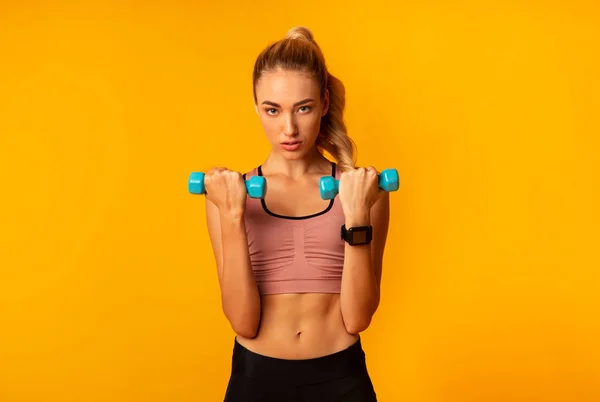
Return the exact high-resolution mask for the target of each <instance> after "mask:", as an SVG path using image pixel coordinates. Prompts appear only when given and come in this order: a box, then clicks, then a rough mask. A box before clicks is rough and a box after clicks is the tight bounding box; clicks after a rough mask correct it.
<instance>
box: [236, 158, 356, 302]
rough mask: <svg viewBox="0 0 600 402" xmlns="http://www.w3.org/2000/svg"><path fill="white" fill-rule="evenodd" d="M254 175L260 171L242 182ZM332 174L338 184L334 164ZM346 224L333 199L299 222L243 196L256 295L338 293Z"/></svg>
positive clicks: (263, 201) (299, 218)
mask: <svg viewBox="0 0 600 402" xmlns="http://www.w3.org/2000/svg"><path fill="white" fill-rule="evenodd" d="M256 175H258V176H262V170H261V166H259V167H258V168H255V169H253V170H252V171H250V172H248V173H246V174H245V175H244V178H245V179H247V178H249V177H251V176H256ZM331 175H332V176H333V177H336V178H338V179H339V174H338V172H336V164H335V163H333V162H332V171H331ZM315 191H316V192H317V193H318V189H316V188H315ZM344 221H345V218H344V213H343V210H342V206H341V204H340V202H339V200H337V197H336V198H334V199H332V200H331V202H330V203H329V206H327V208H326V209H324V210H323V211H321V212H318V213H315V214H313V215H307V216H301V217H293V216H283V215H278V214H275V213H273V212H271V211H269V209H268V207H267V204H266V202H265V200H264V199H255V198H250V197H247V201H246V213H245V224H246V234H247V237H248V249H249V252H250V261H251V264H252V270H253V271H254V277H255V279H256V282H257V285H258V290H259V293H260V294H262V295H267V294H281V293H340V289H341V280H342V269H343V266H344V247H345V243H344V241H343V240H342V239H341V237H340V236H341V235H340V231H341V227H342V225H343V224H344Z"/></svg>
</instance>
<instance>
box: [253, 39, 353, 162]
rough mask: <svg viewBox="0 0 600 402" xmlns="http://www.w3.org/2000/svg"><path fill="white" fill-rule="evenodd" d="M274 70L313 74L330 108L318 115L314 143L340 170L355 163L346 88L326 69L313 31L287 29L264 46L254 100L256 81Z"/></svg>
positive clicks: (258, 62)
mask: <svg viewBox="0 0 600 402" xmlns="http://www.w3.org/2000/svg"><path fill="white" fill-rule="evenodd" d="M277 69H283V70H294V71H303V72H308V73H310V74H312V76H313V77H314V78H315V79H316V80H317V82H318V84H319V86H320V91H321V92H320V93H321V99H323V97H324V96H325V90H326V89H327V90H328V92H329V109H328V110H327V114H326V115H325V116H323V117H322V118H321V128H320V131H319V136H318V137H317V141H316V145H317V148H318V149H319V151H320V152H321V153H323V151H326V152H328V153H329V154H330V155H331V156H333V157H334V158H335V160H336V161H337V163H338V165H339V166H340V169H341V170H342V171H344V170H348V169H353V168H354V166H355V163H356V144H355V143H354V141H353V140H352V139H351V138H350V137H349V136H348V133H347V130H346V123H345V122H344V108H345V106H346V90H345V88H344V84H343V83H342V81H340V80H339V79H338V78H336V77H334V76H333V75H332V74H331V73H329V71H327V65H326V63H325V57H324V56H323V53H322V52H321V49H320V47H319V45H318V44H317V42H316V41H315V40H314V38H313V35H312V32H311V31H310V30H309V29H308V28H305V27H294V28H292V29H290V30H289V31H288V33H287V35H286V36H285V38H283V39H281V40H279V41H277V42H275V43H273V44H271V45H269V46H267V47H266V48H265V49H264V50H263V51H262V52H261V53H260V54H259V55H258V58H257V59H256V62H255V64H254V72H253V75H252V78H253V83H252V88H253V95H254V103H257V99H256V84H257V83H258V81H259V79H260V78H261V76H262V74H263V73H265V72H269V71H275V70H277Z"/></svg>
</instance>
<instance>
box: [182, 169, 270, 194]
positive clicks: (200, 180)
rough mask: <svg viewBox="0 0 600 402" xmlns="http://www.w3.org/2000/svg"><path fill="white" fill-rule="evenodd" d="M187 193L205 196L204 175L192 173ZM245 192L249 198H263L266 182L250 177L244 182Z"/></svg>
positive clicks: (260, 178)
mask: <svg viewBox="0 0 600 402" xmlns="http://www.w3.org/2000/svg"><path fill="white" fill-rule="evenodd" d="M188 191H189V192H190V193H191V194H206V187H204V173H202V172H192V173H191V174H190V178H189V180H188ZM246 191H247V192H248V195H249V196H250V198H265V192H266V181H265V178H264V177H263V176H252V177H250V178H249V179H248V180H246Z"/></svg>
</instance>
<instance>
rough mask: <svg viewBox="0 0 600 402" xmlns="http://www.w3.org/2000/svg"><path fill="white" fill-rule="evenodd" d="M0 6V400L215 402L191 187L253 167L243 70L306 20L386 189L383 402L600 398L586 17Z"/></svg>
mask: <svg viewBox="0 0 600 402" xmlns="http://www.w3.org/2000/svg"><path fill="white" fill-rule="evenodd" d="M82 3H83V2H82ZM0 4H1V5H0V161H1V162H0V189H1V198H0V202H1V209H0V225H1V226H0V228H1V230H0V268H1V270H0V401H2V402H23V401H39V402H54V401H57V402H58V401H61V402H70V401H73V402H75V401H77V402H82V401H83V402H92V401H102V402H106V401H112V402H122V401H123V402H124V401H127V402H133V401H136V402H137V401H140V402H141V401H143V402H158V401H164V402H167V401H168V402H172V401H177V402H187V401H190V402H191V401H219V400H222V396H223V392H224V389H225V386H226V382H227V379H228V375H229V368H230V366H229V364H230V355H231V348H232V346H233V333H232V332H231V330H230V328H229V325H228V323H227V321H226V320H225V318H224V316H223V314H222V312H221V309H220V302H219V295H218V294H219V293H218V292H219V289H218V284H217V280H216V273H215V268H214V263H213V259H212V254H211V251H210V245H209V241H208V237H207V233H206V227H205V220H204V215H203V213H204V204H203V203H204V201H203V198H202V197H199V196H192V195H189V194H188V193H187V178H188V174H189V172H191V171H193V170H206V169H208V168H209V167H211V166H213V165H216V164H218V165H225V166H228V167H230V168H231V169H236V170H249V169H251V168H252V167H254V166H256V165H257V164H258V163H260V162H261V161H262V160H263V159H264V157H265V156H266V153H267V152H268V148H267V147H268V144H267V142H266V140H265V139H264V137H263V134H262V131H261V126H260V123H259V121H258V118H257V117H256V115H255V114H254V110H253V107H252V91H251V71H252V66H253V62H254V59H255V57H256V55H257V54H258V53H259V52H260V50H262V48H263V47H264V46H266V45H267V44H268V43H270V42H271V41H274V40H277V39H279V38H281V37H282V36H283V35H285V33H286V32H287V30H288V29H289V28H291V27H292V26H294V25H298V24H300V25H306V26H308V27H309V28H310V29H312V30H313V32H314V34H315V38H316V39H317V40H318V41H319V43H320V45H321V46H322V48H323V50H324V52H325V55H326V57H327V60H328V63H329V67H330V69H331V71H332V73H333V74H335V75H337V76H338V77H339V78H340V79H342V81H343V82H344V83H345V84H346V88H347V96H348V107H347V122H348V126H349V130H350V133H351V135H352V136H353V138H354V139H355V140H356V142H357V145H358V148H359V163H360V164H362V165H367V164H372V165H375V166H377V167H378V168H380V169H383V168H386V167H395V168H397V169H398V170H399V173H400V177H401V188H400V191H398V192H396V193H394V194H393V196H392V209H393V211H392V222H391V229H390V233H389V246H388V249H387V252H386V256H385V267H384V279H383V290H382V291H383V296H382V297H383V299H382V304H381V307H380V310H379V311H378V313H377V314H376V316H375V320H374V322H373V324H372V326H371V328H370V329H369V330H367V331H366V332H365V333H363V341H364V347H365V349H366V352H367V356H368V364H369V369H370V371H371V375H372V378H373V382H374V384H375V386H376V388H377V392H378V395H379V399H380V401H382V402H392V401H405V402H471V401H472V402H482V401H486V402H487V401H527V402H530V401H544V402H546V401H565V402H567V401H568V402H587V401H598V400H600V390H599V387H600V385H599V384H600V346H599V343H600V341H599V340H600V328H599V327H600V325H599V320H600V318H599V317H600V301H599V299H600V297H599V296H598V293H597V292H598V284H599V279H600V278H599V275H598V269H599V267H600V261H599V258H598V254H597V247H598V243H599V241H598V240H599V235H598V224H599V219H598V218H599V215H598V212H597V208H598V205H599V204H600V199H599V197H598V179H597V175H598V173H600V169H598V164H597V162H598V158H599V155H600V151H599V140H598V136H599V133H600V130H599V128H600V124H599V117H598V114H599V113H598V111H599V110H600V96H599V93H600V79H599V71H600V62H599V56H598V53H599V43H600V28H599V26H600V18H599V16H600V12H599V11H600V6H599V5H598V3H596V2H593V1H587V2H586V1H574V2H566V1H565V2H554V1H547V2H542V1H538V2H500V1H498V2H489V1H481V2H476V1H459V2H444V1H439V2H434V1H412V2H400V3H398V2H395V1H388V2H386V1H382V0H373V1H369V2H366V3H363V2H354V1H340V0H327V1H323V2H321V1H304V2H234V1H223V2H217V1H212V2H208V1H206V2H201V1H199V2H191V1H190V2H184V1H176V2H174V1H170V2H167V1H164V2H159V1H138V2H116V1H115V2H105V3H98V4H95V5H92V4H91V3H88V4H87V5H76V4H69V3H65V2H43V1H36V2H17V1H3V2H2V3H0Z"/></svg>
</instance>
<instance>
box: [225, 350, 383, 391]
mask: <svg viewBox="0 0 600 402" xmlns="http://www.w3.org/2000/svg"><path fill="white" fill-rule="evenodd" d="M321 401H322V402H325V401H327V402H377V397H376V395H375V390H374V389H373V384H372V383H371V378H370V377H369V373H368V371H367V365H366V360H365V353H364V351H363V349H362V345H361V342H360V338H359V339H358V341H357V342H355V343H354V344H353V345H352V346H350V347H349V348H347V349H345V350H342V351H340V352H337V353H334V354H331V355H327V356H323V357H318V358H314V359H305V360H286V359H278V358H274V357H268V356H263V355H260V354H258V353H254V352H252V351H250V350H248V349H246V348H245V347H243V346H242V345H241V344H239V343H238V341H237V339H236V340H235V343H234V348H233V356H232V367H231V377H230V379H229V384H228V386H227V391H226V393H225V399H224V402H321Z"/></svg>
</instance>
